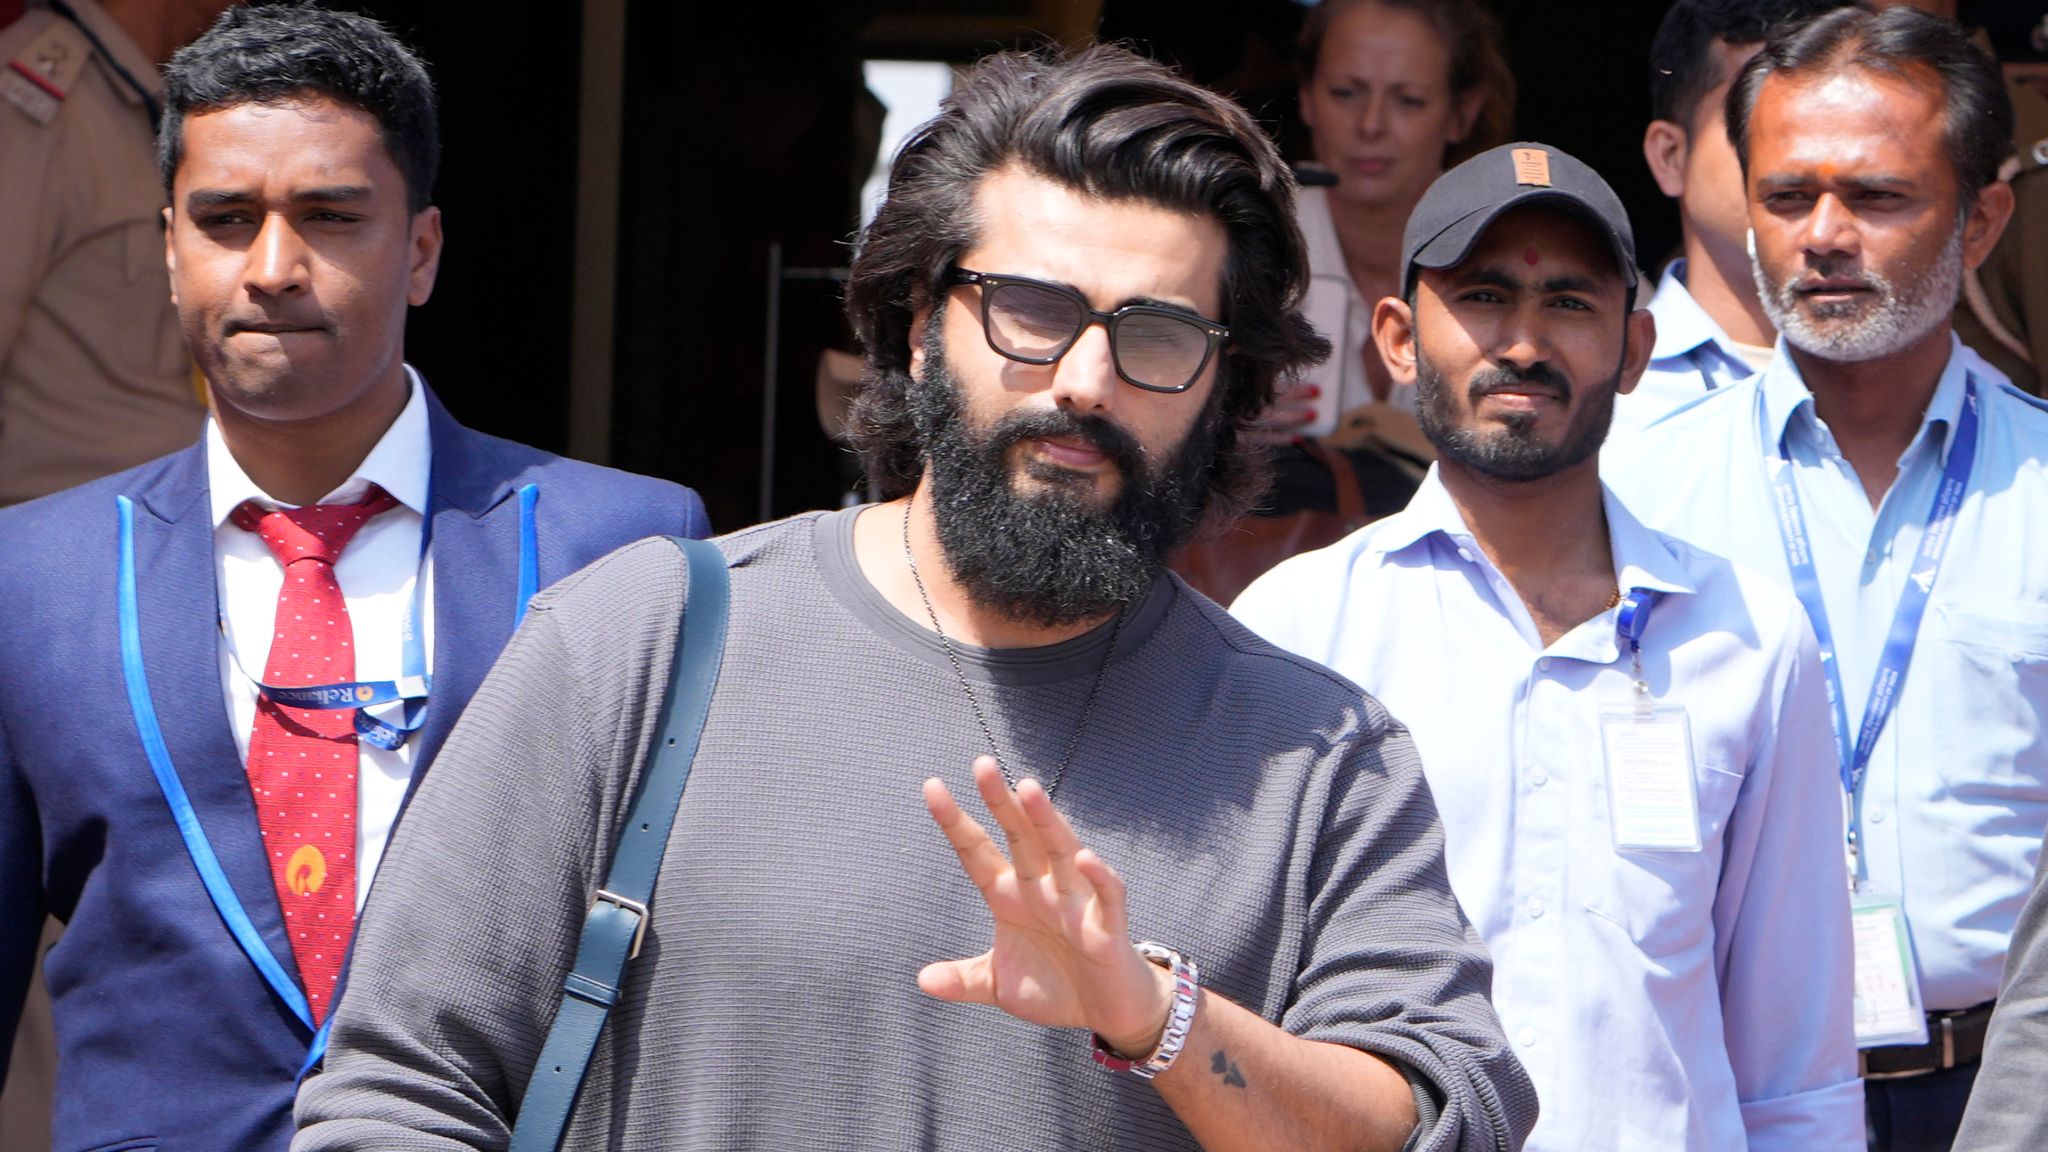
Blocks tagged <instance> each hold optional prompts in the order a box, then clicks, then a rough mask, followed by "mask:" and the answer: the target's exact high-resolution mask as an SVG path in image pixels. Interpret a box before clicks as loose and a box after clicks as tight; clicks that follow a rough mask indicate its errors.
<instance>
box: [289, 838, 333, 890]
mask: <svg viewBox="0 0 2048 1152" xmlns="http://www.w3.org/2000/svg"><path fill="white" fill-rule="evenodd" d="M326 881H327V857H325V856H322V855H320V850H319V849H318V848H315V847H313V846H312V845H311V844H307V845H303V846H301V847H300V848H299V850H298V851H297V852H294V853H292V858H291V860H289V861H288V862H286V864H285V866H284V882H285V884H286V885H288V886H289V887H290V888H291V890H292V891H293V892H294V893H297V894H298V895H300V896H309V895H311V894H313V893H315V892H318V891H319V890H320V885H322V884H324V883H326Z"/></svg>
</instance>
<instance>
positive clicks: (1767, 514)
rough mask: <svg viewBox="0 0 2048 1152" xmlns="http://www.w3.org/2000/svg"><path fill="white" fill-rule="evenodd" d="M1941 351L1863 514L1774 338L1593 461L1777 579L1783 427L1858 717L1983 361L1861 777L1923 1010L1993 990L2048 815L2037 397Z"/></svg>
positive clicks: (1635, 501) (2046, 496)
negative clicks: (1973, 438)
mask: <svg viewBox="0 0 2048 1152" xmlns="http://www.w3.org/2000/svg"><path fill="white" fill-rule="evenodd" d="M1951 347H1952V348H1953V349H1954V351H1952V352H1951V354H1950V357H1949V362H1948V365H1947V367H1946V368H1945V369H1944V370H1943V372H1942V375H1941V380H1940V383H1939V384H1938V385H1937V386H1936V388H1935V391H1934V398H1933V401H1932V402H1931V403H1930V404H1929V405H1928V407H1927V411H1926V413H1925V415H1924V416H1923V417H1922V419H1921V423H1920V430H1919V432H1918V433H1917V434H1916V435H1915V436H1914V438H1913V441H1912V443H1910V444H1909V445H1907V447H1906V450H1905V452H1904V454H1902V455H1901V456H1900V457H1899V472H1898V476H1897V478H1896V479H1895V480H1893V482H1892V486H1891V490H1890V491H1889V492H1887V493H1886V494H1885V497H1884V500H1883V501H1882V502H1881V503H1880V505H1879V507H1878V508H1877V509H1875V510H1872V508H1871V506H1870V501H1869V499H1868V498H1867V497H1866V496H1865V495H1864V491H1863V485H1862V483H1861V481H1859V480H1858V479H1857V477H1856V473H1855V470H1854V469H1853V468H1852V467H1851V466H1850V464H1849V462H1848V461H1847V460H1846V459H1844V458H1843V456H1842V454H1841V451H1840V449H1839V448H1838V447H1837V445H1836V443H1835V439H1834V436H1833V435H1832V434H1831V433H1830V432H1829V431H1828V428H1827V425H1826V424H1824V423H1822V422H1821V420H1820V418H1819V417H1818V416H1817V415H1815V413H1814V405H1813V396H1812V394H1811V393H1810V392H1808V391H1807V388H1806V385H1805V383H1804V382H1803V381H1802V380H1801V379H1800V376H1799V370H1798V368H1797V367H1795V366H1794V365H1793V363H1792V361H1791V359H1790V358H1789V357H1788V356H1787V355H1786V352H1785V348H1784V345H1783V342H1782V341H1781V342H1780V344H1779V347H1778V353H1777V358H1776V359H1775V360H1773V361H1772V362H1771V366H1770V367H1769V368H1768V369H1766V370H1765V371H1764V372H1763V373H1762V374H1761V375H1760V376H1759V377H1758V378H1757V379H1755V380H1753V381H1750V382H1748V383H1745V384H1741V385H1737V386H1735V387H1731V388H1727V389H1722V390H1719V391H1716V392H1714V393H1711V394H1709V395H1708V396H1706V397H1704V398H1703V399H1701V400H1699V401H1696V402H1694V403H1693V404H1692V405H1690V406H1688V407H1686V408H1683V409H1680V410H1679V411H1677V412H1674V413H1672V414H1671V415H1669V416H1667V417H1665V418H1664V419H1663V420H1660V421H1658V422H1657V423H1656V424H1654V425H1652V426H1651V427H1650V428H1649V429H1647V430H1646V431H1645V432H1644V433H1643V434H1641V435H1640V436H1638V437H1636V438H1634V439H1632V440H1630V441H1628V442H1626V443H1623V444H1619V445H1616V446H1614V447H1613V448H1611V449H1609V451H1608V452H1607V454H1606V455H1605V456H1604V457H1603V459H1602V468H1603V471H1604V472H1605V473H1606V475H1607V480H1608V482H1609V483H1610V484H1612V485H1613V486H1614V489H1615V490H1616V491H1617V492H1618V493H1620V494H1621V496H1622V498H1623V499H1624V500H1626V501H1627V502H1628V505H1629V507H1630V508H1632V509H1634V510H1635V511H1636V512H1637V513H1638V514H1639V515H1641V516H1642V517H1643V519H1644V521H1645V522H1647V523H1650V524H1653V525H1656V526H1657V527H1658V528H1660V529H1662V530H1664V531H1667V532H1670V533H1673V534H1675V535H1678V536H1681V537H1684V538H1685V539H1687V540H1690V541H1692V542H1694V543H1696V544H1698V545H1699V546H1700V547H1702V548H1710V549H1713V550H1715V551H1717V552H1721V553H1723V554H1725V555H1727V556H1730V557H1733V558H1734V559H1735V560H1736V562H1738V563H1741V564H1744V565H1747V566H1749V567H1752V568H1755V569H1756V570H1757V571H1759V572H1763V573H1765V574H1766V575H1768V576H1770V577H1771V578H1772V579H1774V580H1777V581H1780V582H1783V583H1784V584H1785V585H1786V586H1788V587H1789V586H1790V581H1791V571H1790V567H1789V565H1788V564H1787V562H1786V559H1785V551H1784V546H1783V543H1782V542H1781V540H1780V537H1779V534H1778V526H1777V521H1776V519H1775V514H1774V512H1773V509H1774V508H1775V507H1776V505H1775V503H1774V495H1773V491H1772V484H1771V479H1770V475H1769V473H1768V472H1767V471H1766V464H1765V461H1766V451H1767V449H1769V448H1770V447H1771V446H1772V445H1774V444H1775V443H1776V442H1777V441H1778V440H1779V438H1780V437H1782V438H1783V440H1784V443H1785V450H1786V453H1787V458H1788V459H1789V460H1790V462H1791V466H1792V467H1791V474H1792V478H1793V483H1794V484H1795V485H1796V486H1797V489H1798V492H1799V499H1800V502H1801V504H1802V506H1803V507H1804V510H1805V514H1806V525H1807V531H1808V534H1809V536H1810V537H1811V540H1812V548H1813V553H1814V565H1815V567H1816V569H1817V570H1818V573H1819V578H1820V586H1821V598H1822V601H1823V602H1824V603H1825V605H1826V607H1827V613H1828V619H1829V622H1830V625H1831V627H1832V630H1833V632H1834V638H1835V643H1836V645H1837V646H1838V648H1839V653H1838V660H1837V663H1838V666H1839V668H1840V670H1841V679H1842V687H1843V695H1844V703H1845V705H1846V707H1847V709H1848V716H1849V730H1850V732H1852V733H1854V732H1855V731H1856V730H1857V729H1858V727H1859V726H1860V725H1861V724H1862V722H1863V710H1864V706H1865V704H1866V703H1867V702H1868V700H1869V697H1870V684H1871V679H1872V677H1873V676H1874V675H1875V674H1876V668H1877V663H1878V660H1879V657H1880V654H1881V653H1882V651H1883V648H1884V642H1885V636H1886V633H1887V632H1888V630H1889V629H1890V626H1891V621H1892V615H1893V611H1894V609H1895V608H1896V607H1897V605H1898V601H1899V592H1900V589H1901V587H1902V586H1903V583H1904V581H1905V580H1906V579H1907V574H1908V572H1909V570H1910V569H1911V567H1912V564H1913V560H1914V555H1915V552H1916V550H1917V549H1918V548H1919V546H1920V538H1921V535H1922V534H1923V532H1924V530H1925V528H1926V525H1927V514H1928V510H1929V509H1930V508H1931V507H1932V504H1933V500H1934V491H1935V488H1936V486H1937V483H1938V481H1939V478H1940V473H1941V470H1942V466H1943V465H1944V464H1945V463H1946V461H1947V458H1948V451H1949V438H1950V433H1951V432H1952V430H1953V429H1954V427H1955V422H1956V417H1957V415H1958V413H1960V411H1961V407H1962V403H1963V393H1964V380H1965V377H1966V376H1973V377H1975V379H1976V384H1977V397H1978V402H1979V404H1980V406H1981V407H1980V412H1981V423H1980V426H1979V432H1978V444H1977V459H1976V467H1975V468H1974V470H1973V471H1972V473H1971V475H1970V482H1969V487H1968V490H1967V493H1966V495H1965V497H1964V502H1963V505H1962V507H1961V508H1960V510H1959V511H1958V512H1957V513H1956V517H1955V521H1954V526H1953V532H1954V536H1953V539H1952V540H1951V542H1950V544H1949V549H1948V554H1947V558H1946V561H1945V562H1944V563H1943V565H1942V568H1941V571H1940V574H1939V576H1938V577H1937V579H1936V581H1935V584H1934V587H1933V592H1932V600H1931V601H1930V603H1929V605H1928V609H1927V615H1926V617H1925V618H1924V619H1923V620H1922V622H1921V625H1920V631H1919V635H1918V643H1917V646H1916V648H1915V650H1914V654H1913V661H1912V665H1911V667H1910V668H1909V669H1908V671H1907V674H1906V680H1905V684H1904V686H1903V688H1902V689H1901V691H1900V694H1899V698H1898V704H1897V710H1896V711H1895V712H1894V713H1893V714H1892V717H1891V720H1890V722H1889V723H1888V724H1886V725H1885V729H1884V731H1883V733H1882V734H1881V735H1880V736H1879V738H1878V741H1877V745H1876V748H1875V750H1874V752H1873V754H1872V756H1871V761H1870V767H1869V770H1868V774H1867V775H1866V777H1865V779H1864V784H1863V802H1862V822H1861V834H1862V841H1863V860H1864V868H1865V874H1866V876H1867V877H1868V878H1869V879H1870V880H1872V881H1874V882H1875V883H1876V884H1878V885H1880V886H1882V887H1883V888H1885V889H1888V890H1889V891H1891V892H1893V893H1896V894H1898V895H1900V897H1901V898H1902V900H1903V902H1904V908H1905V912H1906V919H1907V923H1908V925H1909V926H1910V928H1911V930H1912V936H1913V947H1914V959H1915V962H1916V965H1917V969H1918V974H1919V980H1920V990H1921V998H1922V1001H1923V1003H1924V1005H1925V1006H1926V1007H1927V1008H1928V1009H1929V1010H1930V1011H1932V1010H1945V1009H1955V1008H1967V1007H1970V1006H1972V1005H1975V1004H1980V1003H1982V1002H1984V1001H1986V1000H1990V999H1991V998H1992V997H1994V996H1996V995H1997V993H1998V979H1999V970H2000V966H2001V964H2002V963H2003V961H2004V957H2005V951H2006V944H2007V941H2008V939H2009V937H2010V936H2011V933H2012V925H2013V920H2014V918H2015V917H2016V916H2017V915H2018V914H2019V910H2020V905H2021V903H2022V902H2023V901H2024V899H2025V898H2026V895H2027V888H2028V883H2029V880H2030V879H2031V878H2032V876H2033V874H2034V864H2035V862H2036V860H2037V859H2038V857H2039V853H2040V848H2041V835H2042V829H2043V827H2044V826H2048V742H2044V741H2043V739H2042V733H2043V724H2044V720H2048V409H2044V408H2043V406H2042V403H2041V402H2040V401H2038V400H2036V399H2034V398H2033V397H2030V396H2027V395H2026V394H2025V393H2022V392H2020V391H2019V390H2017V389H2015V388H2013V387H2012V386H2011V385H2010V384H2008V383H2006V382H2005V381H2004V379H2003V378H2002V377H2000V376H1998V375H1997V374H1996V373H1992V372H1987V371H1985V370H1984V368H1983V367H1982V362H1981V361H1979V360H1978V359H1977V358H1976V356H1975V355H1974V354H1973V353H1970V352H1969V351H1968V350H1967V349H1965V348H1963V346H1962V345H1961V344H1960V343H1959V342H1955V341H1953V339H1952V340H1951ZM1831 758H1832V757H1831ZM1839 786H1840V785H1839V783H1838V784H1837V787H1839Z"/></svg>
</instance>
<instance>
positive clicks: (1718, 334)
mask: <svg viewBox="0 0 2048 1152" xmlns="http://www.w3.org/2000/svg"><path fill="white" fill-rule="evenodd" d="M1649 308H1650V314H1651V315H1652V316H1655V317H1656V318H1657V342H1656V343H1655V344H1654V345H1652V346H1651V347H1650V359H1652V360H1669V359H1672V358H1673V357H1677V356H1685V355H1687V354H1689V353H1691V352H1692V351H1693V350H1695V349H1697V348H1699V347H1700V346H1701V345H1703V344H1704V345H1711V346H1712V347H1713V349H1714V350H1715V351H1716V352H1718V353H1720V354H1721V355H1723V356H1726V357H1727V358H1728V359H1729V360H1731V361H1733V362H1735V363H1737V364H1741V365H1742V367H1743V372H1744V373H1745V374H1747V372H1748V370H1749V365H1748V363H1747V362H1745V361H1744V360H1743V359H1742V356H1741V354H1740V353H1738V352H1737V351H1736V350H1735V348H1734V347H1733V345H1732V342H1731V341H1729V339H1728V334H1727V333H1726V332H1723V331H1721V326H1720V325H1719V324H1716V323H1714V318H1713V317H1712V316H1709V315H1707V310H1706V309H1704V308H1702V307H1700V302H1699V301H1697V300H1695V299H1693V298H1692V292H1691V290H1690V289H1688V288H1686V286H1685V260H1684V259H1683V258H1682V257H1681V258H1680V259H1677V260H1673V261H1672V262H1671V266H1670V267H1669V268H1666V269H1665V270H1664V277H1663V279H1661V280H1659V281H1657V291H1656V294H1655V295H1653V296H1651V297H1650V305H1649Z"/></svg>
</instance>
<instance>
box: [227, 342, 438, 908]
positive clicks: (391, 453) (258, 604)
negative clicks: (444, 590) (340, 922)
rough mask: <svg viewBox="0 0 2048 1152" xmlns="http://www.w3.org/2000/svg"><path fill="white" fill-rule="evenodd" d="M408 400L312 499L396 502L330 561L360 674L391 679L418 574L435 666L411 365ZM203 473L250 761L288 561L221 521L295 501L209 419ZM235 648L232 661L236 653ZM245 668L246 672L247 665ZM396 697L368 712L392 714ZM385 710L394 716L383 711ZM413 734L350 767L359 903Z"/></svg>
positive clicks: (417, 405) (419, 420) (425, 446)
mask: <svg viewBox="0 0 2048 1152" xmlns="http://www.w3.org/2000/svg"><path fill="white" fill-rule="evenodd" d="M406 374H407V377H408V379H409V381H410V382H411V385H412V395H411V398H410V399H408V400H407V401H406V405H405V409H404V411H402V412H400V413H399V414H398V419H396V420H394V421H392V422H391V427H389V428H387V429H385V431H384V435H383V437H382V438H381V439H379V440H378V441H377V446H376V447H374V448H372V449H370V454H369V455H367V456H365V457H363V462H362V463H361V464H359V465H357V466H356V470H355V472H354V473H353V474H351V475H350V476H349V478H348V479H347V480H346V481H344V482H343V483H342V485H341V486H340V487H338V488H336V489H335V490H334V491H332V492H330V493H328V494H327V495H326V496H325V497H323V498H322V499H321V500H320V503H322V504H347V503H353V502H355V501H357V500H360V499H361V498H362V495H363V492H364V490H365V489H367V488H368V487H369V486H370V485H371V484H376V485H377V486H379V487H381V488H383V489H384V490H385V491H386V492H389V493H390V494H391V495H392V496H394V497H396V498H397V499H398V502H399V504H400V505H401V506H400V507H397V508H393V509H391V510H390V511H388V512H384V513H382V514H380V515H378V516H375V517H372V518H371V519H370V521H369V522H368V523H367V524H365V525H363V527H362V529H361V530H360V531H358V532H357V533H356V536H355V539H354V540H352V541H350V542H349V545H348V547H347V548H345V549H343V551H342V554H341V559H340V560H339V561H337V562H336V563H335V565H334V575H335V579H336V580H338V581H339V582H340V584H341V591H342V598H343V600H345V601H346V602H347V604H348V614H349V622H350V624H351V625H352V626H353V628H354V631H355V643H354V647H355V653H356V675H355V678H356V679H357V680H394V679H397V678H398V675H399V670H400V666H401V663H402V660H403V651H402V647H401V645H400V642H399V635H400V629H401V628H402V627H403V624H404V619H405V612H406V609H407V607H408V606H409V605H410V604H411V602H412V594H413V583H414V581H415V580H426V581H427V587H426V595H425V597H424V598H423V602H422V611H421V619H420V621H419V630H420V639H421V642H422V643H423V644H424V645H425V647H426V656H427V667H428V669H430V670H431V669H432V668H433V666H434V591H433V589H434V585H433V576H432V563H433V561H432V558H431V556H430V557H429V558H428V559H427V561H426V563H425V564H424V565H423V564H422V563H421V561H420V528H421V526H422V525H423V524H424V523H425V519H424V516H425V514H426V511H427V477H428V475H429V467H430V464H431V456H432V445H431V442H430V440H429V437H428V433H427V404H426V392H425V389H424V388H422V387H421V385H420V382H419V377H418V376H417V374H415V373H413V371H412V369H411V368H410V367H408V368H407V369H406ZM206 478H207V486H208V491H209V493H210V495H211V504H212V514H213V563H214V582H215V583H214V586H215V587H216V588H218V589H220V600H221V608H222V612H223V614H224V615H225V617H226V621H225V623H226V630H225V632H224V633H223V634H222V636H221V641H220V679H221V689H222V692H223V693H224V694H225V695H226V697H227V706H228V719H229V722H230V723H231V725H232V726H233V728H234V733H235V749H236V751H237V753H238V754H239V755H240V756H241V758H242V761H243V763H244V764H245V765H246V764H247V761H248V758H249V734H250V730H251V729H252V728H253V727H254V725H255V723H256V686H255V683H254V682H253V680H252V679H251V677H257V676H261V675H263V669H264V665H265V663H266V662H267V661H268V660H269V659H270V639H271V636H272V635H273V626H274V624H275V623H276V617H277V594H278V590H279V589H280V588H282V587H283V586H284V566H283V565H282V564H279V563H278V561H277V557H276V555H274V554H273V553H272V552H271V551H270V547H269V546H268V545H266V544H265V543H263V540H262V538H261V537H259V536H257V535H256V534H255V533H254V532H249V531H246V530H244V529H242V528H238V527H236V526H235V524H234V523H233V521H231V520H229V519H228V516H229V514H230V513H232V512H233V511H234V510H235V508H236V507H237V506H239V505H240V504H241V503H242V501H244V500H255V501H256V502H257V503H259V504H262V505H264V506H266V507H271V508H289V507H292V505H290V504H287V503H285V502H284V501H282V500H277V499H273V498H272V497H270V496H268V495H266V494H265V493H264V492H263V490H262V489H260V488H258V487H257V486H256V483H255V481H253V480H251V479H249V476H248V474H247V473H245V472H243V471H242V467H241V465H240V464H238V463H236V462H235V458H234V456H233V454H231V453H230V452H229V451H228V447H227V442H226V441H225V440H223V439H222V438H221V434H220V426H219V425H218V424H216V423H215V422H214V421H213V419H212V418H211V417H209V418H208V419H207V421H206ZM238 657H239V665H238V663H237V658H238ZM244 669H246V670H247V675H244V674H243V670H244ZM398 709H399V705H397V704H392V705H387V706H385V707H381V708H377V709H373V710H372V714H373V715H379V716H385V715H386V714H387V713H389V714H392V715H393V716H395V714H396V713H397V711H398ZM387 718H390V717H387ZM416 743H417V738H415V739H413V740H408V741H406V743H405V746H404V747H402V748H400V749H399V750H398V751H396V752H387V751H385V750H384V749H382V748H378V747H375V746H374V745H372V744H370V743H369V742H368V741H363V742H361V743H360V746H359V749H358V753H357V755H358V759H357V768H356V860H357V865H358V866H357V870H356V908H357V910H358V911H360V910H361V909H362V906H363V901H364V900H365V899H366V898H367V897H368V896H369V894H370V883H369V881H370V878H371V877H373V876H375V875H376V872H377V862H378V861H379V860H380V859H381V858H382V857H383V855H384V844H385V841H386V840H387V839H389V837H390V835H391V825H392V824H393V823H394V822H395V821H396V820H397V819H398V808H399V805H400V803H401V802H402V801H403V800H404V799H405V789H406V785H407V783H408V782H409V781H410V780H411V779H412V765H413V749H414V747H415V746H416Z"/></svg>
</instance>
